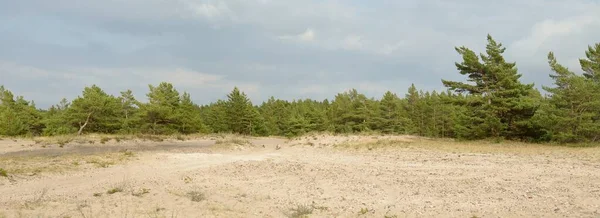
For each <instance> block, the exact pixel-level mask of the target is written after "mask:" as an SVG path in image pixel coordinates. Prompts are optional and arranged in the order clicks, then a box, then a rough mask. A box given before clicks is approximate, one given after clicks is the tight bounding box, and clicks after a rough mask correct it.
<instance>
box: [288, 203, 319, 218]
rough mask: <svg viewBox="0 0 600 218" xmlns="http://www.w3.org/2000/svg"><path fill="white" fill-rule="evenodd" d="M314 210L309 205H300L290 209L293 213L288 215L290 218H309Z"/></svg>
mask: <svg viewBox="0 0 600 218" xmlns="http://www.w3.org/2000/svg"><path fill="white" fill-rule="evenodd" d="M313 210H314V208H313V207H312V206H309V205H303V204H299V205H296V207H293V208H290V211H291V213H290V214H286V215H287V217H289V218H304V217H308V215H309V214H312V212H313Z"/></svg>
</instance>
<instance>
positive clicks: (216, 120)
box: [200, 100, 231, 133]
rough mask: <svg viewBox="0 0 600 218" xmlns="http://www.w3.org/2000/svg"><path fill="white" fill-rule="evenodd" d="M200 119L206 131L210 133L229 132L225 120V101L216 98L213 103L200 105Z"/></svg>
mask: <svg viewBox="0 0 600 218" xmlns="http://www.w3.org/2000/svg"><path fill="white" fill-rule="evenodd" d="M200 115H201V119H202V121H203V122H204V124H205V126H206V131H208V132H212V133H230V132H231V130H230V129H229V124H228V120H227V102H226V101H223V100H217V101H216V102H214V103H210V104H209V105H205V106H201V107H200Z"/></svg>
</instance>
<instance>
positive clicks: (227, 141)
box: [215, 138, 250, 145]
mask: <svg viewBox="0 0 600 218" xmlns="http://www.w3.org/2000/svg"><path fill="white" fill-rule="evenodd" d="M215 144H216V145H247V144H250V141H248V140H247V139H242V138H228V139H219V140H217V141H215Z"/></svg>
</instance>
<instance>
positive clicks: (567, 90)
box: [536, 52, 600, 142]
mask: <svg viewBox="0 0 600 218" xmlns="http://www.w3.org/2000/svg"><path fill="white" fill-rule="evenodd" d="M548 63H549V65H550V68H551V69H552V71H554V73H555V74H551V75H550V77H551V78H552V79H553V80H554V85H555V87H547V86H543V88H544V90H546V91H547V92H548V93H550V98H549V99H548V104H546V105H544V107H542V109H541V110H539V112H538V113H537V114H536V121H537V123H539V125H540V126H543V127H544V130H545V131H546V138H547V139H551V140H555V141H559V142H579V141H585V140H593V141H594V140H597V139H598V138H597V137H598V135H600V122H598V121H597V120H596V119H595V117H596V116H597V115H598V108H600V94H598V93H600V92H599V91H600V88H599V85H598V84H597V83H596V82H594V77H590V76H589V75H587V76H586V75H584V76H581V75H576V74H575V73H573V72H571V71H570V70H569V69H568V68H566V67H564V66H562V65H560V64H559V63H558V62H557V61H556V58H555V57H554V53H552V52H550V53H549V54H548Z"/></svg>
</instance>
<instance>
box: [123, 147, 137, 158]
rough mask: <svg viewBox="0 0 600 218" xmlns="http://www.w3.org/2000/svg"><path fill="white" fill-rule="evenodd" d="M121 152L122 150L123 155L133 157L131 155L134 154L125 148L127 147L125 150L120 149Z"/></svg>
mask: <svg viewBox="0 0 600 218" xmlns="http://www.w3.org/2000/svg"><path fill="white" fill-rule="evenodd" d="M121 152H122V153H123V155H125V156H126V157H133V156H135V154H134V153H133V151H130V150H127V149H125V150H123V151H121Z"/></svg>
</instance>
